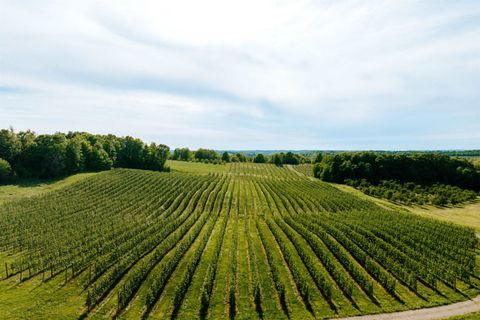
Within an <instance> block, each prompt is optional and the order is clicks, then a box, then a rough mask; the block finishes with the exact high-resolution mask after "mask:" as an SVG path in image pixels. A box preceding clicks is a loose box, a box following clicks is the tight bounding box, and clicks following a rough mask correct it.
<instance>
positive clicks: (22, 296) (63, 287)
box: [0, 256, 85, 320]
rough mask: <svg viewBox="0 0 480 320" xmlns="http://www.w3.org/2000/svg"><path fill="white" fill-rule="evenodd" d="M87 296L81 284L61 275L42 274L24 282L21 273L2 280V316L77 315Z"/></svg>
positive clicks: (9, 317) (62, 316)
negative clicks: (66, 280) (44, 277)
mask: <svg viewBox="0 0 480 320" xmlns="http://www.w3.org/2000/svg"><path fill="white" fill-rule="evenodd" d="M0 260H2V257H1V256H0ZM84 300H85V297H84V295H83V294H82V290H81V288H80V287H79V286H78V285H77V284H76V283H75V282H70V283H67V284H65V283H64V279H63V278H62V277H61V276H59V277H56V278H54V279H52V281H47V282H42V279H41V276H37V277H35V278H33V279H31V280H29V281H25V282H20V281H19V277H18V276H16V277H13V278H9V279H7V280H2V281H0V319H32V320H33V319H39V320H40V319H71V318H78V317H79V316H80V314H81V312H82V309H83V306H84Z"/></svg>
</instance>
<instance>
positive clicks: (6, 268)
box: [5, 262, 8, 279]
mask: <svg viewBox="0 0 480 320" xmlns="http://www.w3.org/2000/svg"><path fill="white" fill-rule="evenodd" d="M5 274H6V275H7V276H6V277H5V279H6V278H8V265H7V262H5Z"/></svg>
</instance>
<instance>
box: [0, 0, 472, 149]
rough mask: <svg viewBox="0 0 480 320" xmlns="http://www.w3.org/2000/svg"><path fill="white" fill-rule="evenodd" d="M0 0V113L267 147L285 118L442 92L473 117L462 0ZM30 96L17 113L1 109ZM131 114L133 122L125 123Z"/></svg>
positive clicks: (389, 110) (332, 117)
mask: <svg viewBox="0 0 480 320" xmlns="http://www.w3.org/2000/svg"><path fill="white" fill-rule="evenodd" d="M0 8H1V10H0V88H1V87H2V86H3V87H17V88H21V89H23V90H24V92H23V93H22V94H21V96H19V95H20V94H18V93H15V94H14V93H10V94H8V95H7V94H2V93H1V91H0V111H5V110H7V111H8V110H10V111H8V112H3V114H4V116H3V119H1V121H0V125H3V126H5V125H6V123H7V122H8V123H9V124H12V125H14V126H15V125H16V124H17V123H21V122H22V123H24V124H25V126H30V127H33V128H37V127H42V128H45V129H46V128H48V127H50V126H55V125H54V124H52V123H50V122H49V120H48V119H47V118H45V116H44V115H42V113H44V114H45V113H46V112H47V113H52V114H53V113H55V114H56V115H57V116H56V117H57V118H58V119H63V122H64V123H66V124H68V125H72V126H73V125H76V126H77V128H78V129H82V128H88V129H89V130H92V131H98V130H107V131H108V130H112V131H113V130H115V131H116V133H119V134H122V133H125V134H127V133H128V134H135V133H136V131H138V133H137V135H142V133H143V135H144V136H145V137H152V139H154V138H155V137H158V138H159V139H161V138H162V136H166V135H167V136H168V137H169V139H171V142H169V143H171V144H175V145H176V144H189V143H190V142H189V141H190V140H188V136H195V139H197V141H199V142H198V144H199V145H201V144H202V143H201V140H200V139H204V140H203V141H205V144H204V145H209V144H210V145H214V144H215V145H216V146H220V145H221V143H220V144H219V143H217V141H225V145H224V146H225V147H226V146H228V145H229V143H230V144H235V143H236V144H237V145H241V144H242V142H241V141H242V138H243V137H242V136H237V137H235V136H233V135H232V134H231V132H237V133H240V132H241V133H242V134H243V135H244V137H245V136H249V132H253V134H252V136H260V135H263V137H264V141H263V142H262V141H260V142H259V141H256V142H255V143H257V144H259V145H261V143H263V144H264V145H265V146H266V147H268V146H274V145H275V143H277V141H285V136H287V134H286V133H285V130H286V128H287V129H288V130H287V131H288V132H289V134H292V133H293V134H295V133H296V134H299V135H298V137H297V138H296V140H295V141H292V142H291V143H292V144H293V143H298V145H299V148H300V147H302V146H301V143H302V140H303V141H307V140H308V141H312V142H311V144H313V143H314V142H313V141H314V140H315V139H317V140H318V141H324V140H328V138H329V136H327V135H333V133H332V132H331V131H328V132H323V131H322V130H319V131H318V132H317V133H308V134H307V133H305V132H304V131H303V130H298V128H302V127H305V128H306V127H308V128H310V129H315V126H314V125H313V124H314V123H321V124H325V125H326V126H328V128H329V130H332V128H335V126H337V127H338V128H341V130H345V129H346V128H348V127H351V128H352V129H351V130H356V129H357V128H358V127H361V126H369V125H375V124H376V123H377V122H379V121H392V120H393V119H392V115H393V114H398V113H402V112H403V119H404V121H405V119H406V118H407V116H408V114H411V115H414V114H416V115H417V116H418V117H426V116H427V113H426V112H422V110H421V109H422V108H424V107H425V104H429V103H432V101H438V100H439V99H442V100H443V101H449V102H450V103H453V104H452V105H451V106H450V107H448V106H445V104H443V105H442V108H443V110H444V112H445V118H442V121H447V120H448V117H449V114H450V113H452V112H455V110H456V109H458V108H461V109H462V110H464V113H465V116H464V117H465V118H466V119H465V121H466V122H468V123H470V122H469V121H472V118H475V117H477V118H479V111H478V106H476V107H477V108H475V106H474V105H473V104H472V101H479V98H480V93H479V92H478V86H479V85H480V72H479V71H480V59H479V56H478V52H480V41H478V39H480V24H479V23H478V22H476V21H479V20H478V19H480V5H479V4H478V3H475V2H472V1H457V2H455V3H452V2H448V1H445V2H443V1H433V0H431V1H423V2H418V1H413V0H406V1H404V0H402V1H400V0H398V1H380V0H376V1H369V2H365V1H359V0H346V1H285V0H284V1H260V2H259V1H250V0H249V1H241V2H238V1H220V0H211V1H210V0H208V1H186V0H180V1H174V2H171V1H170V2H167V1H146V0H141V1H125V0H121V1H118V0H117V1H113V0H110V1H107V0H103V1H93V0H84V1H60V0H49V1H42V2H41V3H40V2H36V1H11V0H0ZM26 104H28V106H25V105H26ZM32 104H33V105H36V107H35V109H34V110H33V111H32V112H34V113H33V114H31V115H29V116H28V117H26V116H25V114H26V113H19V112H17V113H15V112H12V111H11V110H12V109H18V110H26V108H31V107H30V105H32ZM85 108H87V109H88V110H89V111H92V112H93V114H95V115H98V119H99V120H98V121H88V120H87V117H86V116H83V112H84V111H85V110H86V109H85ZM4 109H5V110H4ZM28 110H31V109H28ZM35 110H36V111H35ZM67 110H68V111H67ZM93 110H95V111H93ZM35 112H37V113H35ZM129 113H133V115H132V116H131V117H130V116H129ZM73 115H75V116H77V118H76V119H74V118H73ZM7 116H8V118H7ZM102 117H103V118H102ZM104 118H111V119H112V120H114V121H111V122H110V123H108V124H107V126H105V125H104ZM467 118H468V119H467ZM36 119H38V120H36ZM80 119H83V120H80ZM292 119H295V121H296V122H295V123H293V122H292V121H293V120H292ZM425 120H426V119H425ZM479 120H480V119H479ZM129 121H133V122H135V121H136V122H135V123H137V125H136V126H134V127H131V129H127V128H128V124H129ZM479 122H480V121H479ZM160 123H163V124H164V125H163V127H161V126H160ZM64 127H67V126H64ZM393 127H395V126H393ZM393 127H392V129H391V130H393ZM477 128H478V126H477ZM66 129H68V128H66ZM175 130H176V131H177V132H175ZM412 130H413V131H415V128H413V127H412ZM432 130H433V127H432ZM134 131H135V132H134ZM299 132H300V133H299ZM156 134H157V136H156ZM300 134H302V135H300ZM393 134H395V132H393ZM398 135H399V136H401V135H400V132H399V133H398ZM436 136H438V134H436V133H435V134H433V133H432V134H431V135H430V136H429V137H432V139H433V138H434V137H436ZM224 137H229V138H228V139H224ZM330 138H332V140H333V138H334V137H333V136H330ZM355 138H359V137H357V136H356V135H355V134H354V133H353V131H352V139H355ZM215 139H217V140H215ZM223 139H224V140H223ZM366 139H368V137H366ZM407 140H408V139H406V140H405V143H406V144H408V141H407ZM459 140H460V139H459ZM309 144H310V142H309ZM244 145H245V146H246V147H248V144H244ZM275 146H276V147H280V146H277V145H275ZM318 147H321V145H319V146H318Z"/></svg>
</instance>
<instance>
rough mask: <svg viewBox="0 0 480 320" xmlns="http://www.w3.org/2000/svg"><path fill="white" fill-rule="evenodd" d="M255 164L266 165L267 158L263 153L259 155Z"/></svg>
mask: <svg viewBox="0 0 480 320" xmlns="http://www.w3.org/2000/svg"><path fill="white" fill-rule="evenodd" d="M253 162H255V163H266V162H267V159H266V158H265V156H264V155H263V154H262V153H259V154H257V155H256V156H255V158H254V159H253Z"/></svg>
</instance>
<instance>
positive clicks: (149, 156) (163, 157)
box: [144, 143, 170, 171]
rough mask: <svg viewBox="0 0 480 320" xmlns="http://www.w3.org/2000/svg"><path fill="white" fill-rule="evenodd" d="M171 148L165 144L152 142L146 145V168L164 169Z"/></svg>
mask: <svg viewBox="0 0 480 320" xmlns="http://www.w3.org/2000/svg"><path fill="white" fill-rule="evenodd" d="M169 151H170V148H169V147H167V146H166V145H164V144H159V145H156V144H155V143H151V144H150V145H149V146H148V147H146V159H145V165H144V168H145V169H149V170H156V171H163V170H164V169H165V162H166V161H167V159H168V155H169Z"/></svg>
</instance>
